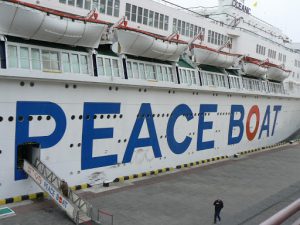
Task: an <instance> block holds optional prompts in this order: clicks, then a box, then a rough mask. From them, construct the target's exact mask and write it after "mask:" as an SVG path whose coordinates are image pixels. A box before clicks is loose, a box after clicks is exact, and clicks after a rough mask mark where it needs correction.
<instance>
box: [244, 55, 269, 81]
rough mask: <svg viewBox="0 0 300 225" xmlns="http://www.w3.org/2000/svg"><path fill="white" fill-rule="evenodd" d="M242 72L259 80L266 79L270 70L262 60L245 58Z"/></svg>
mask: <svg viewBox="0 0 300 225" xmlns="http://www.w3.org/2000/svg"><path fill="white" fill-rule="evenodd" d="M242 70H243V72H244V73H245V74H246V75H250V76H253V77H257V78H264V77H265V75H266V73H267V71H268V68H267V66H265V65H264V63H262V62H261V61H260V60H258V59H254V58H251V57H244V58H243V63H242Z"/></svg>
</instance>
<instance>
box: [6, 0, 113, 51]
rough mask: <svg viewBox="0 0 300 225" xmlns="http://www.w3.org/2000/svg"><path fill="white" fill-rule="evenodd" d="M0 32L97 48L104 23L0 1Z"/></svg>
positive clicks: (13, 1) (37, 7)
mask: <svg viewBox="0 0 300 225" xmlns="http://www.w3.org/2000/svg"><path fill="white" fill-rule="evenodd" d="M0 21H1V23H0V33H2V34H5V35H11V36H16V37H22V38H26V39H34V40H40V41H48V42H52V43H60V44H67V45H73V46H84V47H91V48H97V47H98V45H99V43H100V39H101V36H102V33H103V31H104V30H105V29H106V28H107V25H106V23H105V22H101V21H99V20H95V19H86V18H83V17H80V16H74V15H71V14H67V13H63V12H59V11H56V10H51V9H48V8H45V7H40V6H37V5H33V4H30V3H26V2H21V1H17V0H10V1H0Z"/></svg>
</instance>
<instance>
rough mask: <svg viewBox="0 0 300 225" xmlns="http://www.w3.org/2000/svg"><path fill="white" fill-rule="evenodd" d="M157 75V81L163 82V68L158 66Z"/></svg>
mask: <svg viewBox="0 0 300 225" xmlns="http://www.w3.org/2000/svg"><path fill="white" fill-rule="evenodd" d="M156 73H157V80H159V81H162V80H163V76H162V70H161V66H156Z"/></svg>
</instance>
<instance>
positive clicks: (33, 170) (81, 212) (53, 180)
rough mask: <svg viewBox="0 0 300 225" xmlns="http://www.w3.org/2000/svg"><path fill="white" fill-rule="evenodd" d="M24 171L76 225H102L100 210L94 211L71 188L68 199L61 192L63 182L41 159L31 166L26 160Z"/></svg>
mask: <svg viewBox="0 0 300 225" xmlns="http://www.w3.org/2000/svg"><path fill="white" fill-rule="evenodd" d="M23 170H24V171H25V172H26V173H27V174H28V176H30V177H31V178H32V179H33V180H34V181H35V183H36V184H37V185H38V186H39V187H40V188H41V189H42V190H43V191H45V192H46V193H48V195H49V197H50V198H51V199H52V200H53V201H54V202H55V203H56V204H57V205H58V206H59V207H60V208H61V209H62V210H63V211H65V212H66V214H67V215H68V216H69V217H70V218H71V220H73V222H74V223H75V224H86V225H101V224H102V223H101V222H100V218H99V210H95V209H93V207H92V205H91V204H90V203H88V202H87V201H85V200H83V199H82V198H80V197H79V196H78V195H77V194H76V193H75V192H74V191H72V190H71V189H70V188H69V189H68V197H66V196H64V195H63V193H62V191H61V190H60V185H61V182H62V180H61V179H60V178H59V177H58V176H57V175H55V173H54V172H52V171H51V170H50V169H49V168H48V167H47V166H46V165H45V164H44V163H42V162H41V161H40V160H39V159H35V162H34V163H33V164H30V163H29V162H28V161H27V160H26V159H24V162H23Z"/></svg>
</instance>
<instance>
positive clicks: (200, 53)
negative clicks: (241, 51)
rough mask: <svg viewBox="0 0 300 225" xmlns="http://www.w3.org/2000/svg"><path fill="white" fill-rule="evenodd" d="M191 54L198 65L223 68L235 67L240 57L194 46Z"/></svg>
mask: <svg viewBox="0 0 300 225" xmlns="http://www.w3.org/2000/svg"><path fill="white" fill-rule="evenodd" d="M191 52H192V54H193V55H194V57H195V62H196V63H197V64H198V65H210V66H217V67H223V68H229V67H231V66H233V65H234V64H235V62H236V60H237V58H238V57H239V55H237V54H232V53H227V52H223V51H218V50H216V49H213V48H209V47H207V46H203V45H196V44H193V45H192V46H191Z"/></svg>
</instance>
